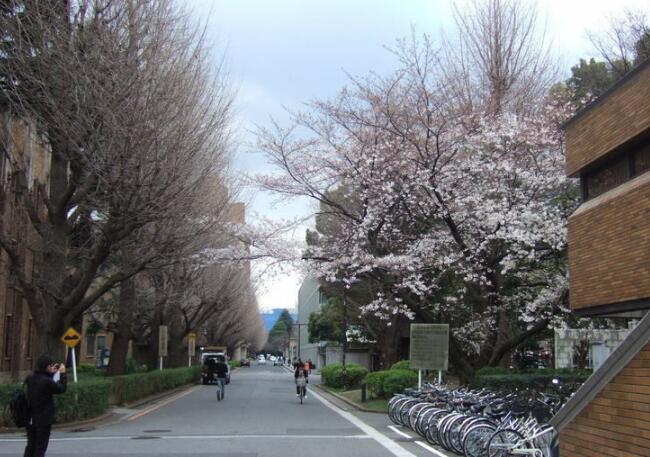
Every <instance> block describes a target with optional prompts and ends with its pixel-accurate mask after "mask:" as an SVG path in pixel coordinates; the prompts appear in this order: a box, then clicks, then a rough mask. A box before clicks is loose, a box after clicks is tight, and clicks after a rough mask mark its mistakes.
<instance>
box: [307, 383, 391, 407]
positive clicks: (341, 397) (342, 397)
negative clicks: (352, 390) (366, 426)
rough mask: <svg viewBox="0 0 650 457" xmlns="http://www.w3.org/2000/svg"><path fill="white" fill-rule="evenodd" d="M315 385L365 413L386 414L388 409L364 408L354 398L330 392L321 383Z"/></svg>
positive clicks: (321, 390)
mask: <svg viewBox="0 0 650 457" xmlns="http://www.w3.org/2000/svg"><path fill="white" fill-rule="evenodd" d="M313 387H316V388H317V389H318V390H319V391H320V392H323V393H326V394H329V395H331V396H333V397H335V398H337V399H339V400H341V401H342V402H343V403H346V404H348V405H350V406H352V407H354V408H355V409H357V410H359V411H363V412H364V413H375V414H386V411H375V410H374V409H368V408H364V407H363V406H359V404H357V403H355V402H353V401H352V400H349V399H347V398H345V397H344V396H342V395H339V394H337V393H336V392H330V391H329V390H327V389H325V388H324V387H321V386H320V384H314V385H313Z"/></svg>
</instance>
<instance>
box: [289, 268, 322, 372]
mask: <svg viewBox="0 0 650 457" xmlns="http://www.w3.org/2000/svg"><path fill="white" fill-rule="evenodd" d="M325 303H326V300H325V297H324V295H323V294H322V293H321V291H320V284H319V283H318V281H317V280H315V279H313V278H306V279H305V280H304V281H303V282H302V285H301V286H300V289H299V290H298V321H297V322H296V323H297V324H304V325H301V326H300V331H299V333H300V355H299V357H300V358H302V360H303V361H306V360H310V359H311V361H312V362H314V363H317V362H316V361H317V360H318V348H319V345H318V343H310V342H309V331H308V326H307V324H308V323H309V316H310V315H311V314H312V313H315V312H318V311H320V309H321V306H323V305H324V304H325Z"/></svg>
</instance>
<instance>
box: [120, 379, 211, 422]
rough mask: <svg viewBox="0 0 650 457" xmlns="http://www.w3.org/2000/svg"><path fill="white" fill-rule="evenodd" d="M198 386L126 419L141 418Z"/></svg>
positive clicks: (196, 387)
mask: <svg viewBox="0 0 650 457" xmlns="http://www.w3.org/2000/svg"><path fill="white" fill-rule="evenodd" d="M200 388H201V386H195V387H193V388H191V389H190V390H186V391H185V392H181V393H180V394H178V395H175V396H173V397H172V398H169V399H167V400H165V401H164V402H162V403H158V404H157V405H154V406H152V407H151V408H149V409H145V410H144V411H141V412H139V413H136V414H134V415H133V416H129V417H128V418H127V419H126V420H128V421H134V420H136V419H139V418H141V417H142V416H144V415H146V414H149V413H152V412H154V411H155V410H157V409H158V408H162V407H163V406H167V405H168V404H170V403H172V402H175V401H176V400H178V399H179V398H182V397H184V396H185V395H189V394H191V393H192V392H194V391H195V390H197V389H200Z"/></svg>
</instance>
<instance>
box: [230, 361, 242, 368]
mask: <svg viewBox="0 0 650 457" xmlns="http://www.w3.org/2000/svg"><path fill="white" fill-rule="evenodd" d="M228 365H230V369H233V368H239V367H241V360H229V361H228Z"/></svg>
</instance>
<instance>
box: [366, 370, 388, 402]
mask: <svg viewBox="0 0 650 457" xmlns="http://www.w3.org/2000/svg"><path fill="white" fill-rule="evenodd" d="M389 374H390V371H389V370H382V371H373V372H372V373H368V374H367V375H366V377H365V378H364V381H365V383H366V387H367V389H368V393H369V394H370V398H384V397H385V394H384V380H385V379H386V377H387V376H388V375H389Z"/></svg>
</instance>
